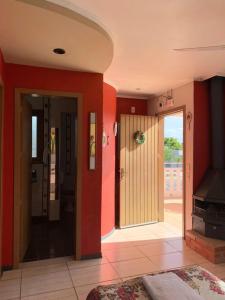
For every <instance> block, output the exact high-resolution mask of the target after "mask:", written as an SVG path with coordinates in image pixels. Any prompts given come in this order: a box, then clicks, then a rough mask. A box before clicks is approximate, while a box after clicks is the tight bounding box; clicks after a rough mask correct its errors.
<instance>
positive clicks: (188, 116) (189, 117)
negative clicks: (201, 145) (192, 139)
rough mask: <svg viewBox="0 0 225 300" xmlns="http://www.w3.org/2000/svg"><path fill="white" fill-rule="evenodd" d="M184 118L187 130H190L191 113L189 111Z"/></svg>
mask: <svg viewBox="0 0 225 300" xmlns="http://www.w3.org/2000/svg"><path fill="white" fill-rule="evenodd" d="M186 118H187V123H188V129H189V130H191V121H192V113H191V112H190V111H189V112H188V113H187V116H186Z"/></svg>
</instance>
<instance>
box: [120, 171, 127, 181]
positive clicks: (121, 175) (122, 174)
mask: <svg viewBox="0 0 225 300" xmlns="http://www.w3.org/2000/svg"><path fill="white" fill-rule="evenodd" d="M119 172H120V180H122V179H123V178H124V176H125V174H126V172H125V170H124V168H121V169H120V171H119Z"/></svg>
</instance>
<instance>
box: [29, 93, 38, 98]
mask: <svg viewBox="0 0 225 300" xmlns="http://www.w3.org/2000/svg"><path fill="white" fill-rule="evenodd" d="M31 97H34V98H37V97H40V95H38V94H31Z"/></svg>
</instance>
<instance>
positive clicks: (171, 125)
mask: <svg viewBox="0 0 225 300" xmlns="http://www.w3.org/2000/svg"><path fill="white" fill-rule="evenodd" d="M164 120H165V122H164V132H165V137H174V138H177V139H178V140H179V142H181V143H182V142H183V117H182V116H168V117H165V119H164Z"/></svg>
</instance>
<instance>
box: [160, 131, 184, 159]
mask: <svg viewBox="0 0 225 300" xmlns="http://www.w3.org/2000/svg"><path fill="white" fill-rule="evenodd" d="M182 149H183V146H182V144H181V143H180V142H179V140H178V139H176V138H173V137H166V138H165V139H164V161H165V162H175V163H176V162H182V160H183V157H182V156H180V155H179V150H182Z"/></svg>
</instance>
